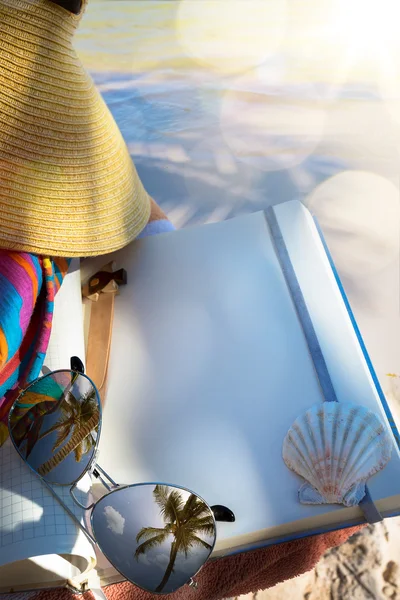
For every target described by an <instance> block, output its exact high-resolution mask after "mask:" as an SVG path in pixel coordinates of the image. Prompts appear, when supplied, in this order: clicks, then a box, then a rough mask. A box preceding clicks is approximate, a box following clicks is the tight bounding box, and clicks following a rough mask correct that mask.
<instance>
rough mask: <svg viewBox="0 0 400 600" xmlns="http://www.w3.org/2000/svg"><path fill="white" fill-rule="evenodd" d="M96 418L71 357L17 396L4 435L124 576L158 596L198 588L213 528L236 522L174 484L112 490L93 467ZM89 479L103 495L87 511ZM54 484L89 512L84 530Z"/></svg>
mask: <svg viewBox="0 0 400 600" xmlns="http://www.w3.org/2000/svg"><path fill="white" fill-rule="evenodd" d="M101 418H102V417H101V404H100V398H99V394H98V391H97V389H96V387H95V385H94V383H93V382H92V381H91V380H90V379H89V377H87V375H85V374H84V372H83V364H82V362H81V361H80V360H79V359H78V358H77V357H72V359H71V368H70V370H59V371H52V372H49V373H47V374H45V375H44V376H43V377H40V378H39V379H37V380H36V381H34V382H33V383H31V384H30V385H28V386H27V387H26V388H25V389H24V390H23V391H22V392H21V393H20V394H19V396H18V398H17V399H16V400H15V402H14V404H13V405H12V407H11V410H10V414H9V418H8V428H9V432H10V437H11V440H12V442H13V444H14V447H15V448H16V450H17V452H18V453H19V455H20V456H21V458H22V459H23V460H24V461H25V463H27V465H28V466H29V467H30V468H31V469H32V470H33V471H34V473H35V474H36V475H37V476H38V477H39V478H40V480H41V481H42V483H43V484H44V485H45V486H46V487H47V489H48V490H49V491H50V492H51V493H52V494H53V496H55V498H56V499H57V501H58V502H59V503H60V504H61V505H62V506H63V508H64V509H65V511H66V512H67V513H68V514H69V515H70V517H71V518H72V519H73V520H74V522H75V523H76V525H77V526H79V527H80V528H81V529H82V531H83V532H84V533H85V534H86V535H87V537H88V538H89V539H90V541H91V542H92V543H93V544H96V545H97V546H98V547H99V548H100V550H101V552H102V553H103V554H104V555H105V557H106V558H107V559H108V561H109V562H110V563H111V564H112V565H113V566H114V567H115V569H116V570H117V571H119V573H121V575H123V577H125V578H126V579H127V580H128V581H130V582H131V583H133V584H134V585H137V586H138V587H140V588H142V589H143V590H146V591H148V592H152V593H156V594H170V593H171V592H174V591H176V590H177V589H179V588H180V587H182V586H183V585H186V584H188V585H190V586H192V587H197V585H196V583H195V581H194V580H193V577H194V576H195V575H196V574H197V573H198V571H199V570H200V569H201V567H202V566H203V565H204V564H205V562H206V561H207V560H208V558H209V556H210V554H211V552H212V550H213V548H214V545H215V541H216V521H230V522H233V521H234V520H235V517H234V515H233V513H232V511H231V510H229V509H228V508H227V507H225V506H221V505H215V506H209V505H208V504H207V503H206V501H205V500H203V498H201V497H200V496H199V495H198V494H196V493H194V492H192V491H190V490H188V489H187V488H184V487H180V486H178V485H170V484H167V483H159V482H158V483H135V484H132V485H118V484H117V483H115V481H113V479H111V477H110V476H109V475H108V474H107V473H106V472H105V471H104V469H102V468H101V467H100V466H99V465H98V464H97V462H96V457H97V449H98V443H99V439H100V429H101ZM86 473H89V475H90V476H91V478H92V477H93V478H94V479H95V480H96V481H98V482H101V484H102V485H103V486H104V488H105V489H106V493H105V495H103V496H102V497H101V498H100V499H99V500H97V501H95V502H92V503H91V504H89V506H85V504H84V503H83V502H82V500H83V499H84V498H85V495H82V493H81V491H80V490H79V488H77V484H78V483H79V481H80V480H81V479H82V477H83V476H84V475H85V474H86ZM53 485H61V486H70V494H71V496H72V498H73V500H74V502H75V503H76V504H77V505H78V506H79V507H80V508H81V509H84V510H85V511H90V513H88V514H89V515H90V518H89V519H88V521H89V523H90V526H89V527H86V526H85V525H84V524H83V523H82V522H81V521H80V519H79V518H78V517H77V516H76V515H75V514H74V513H73V512H72V510H70V508H69V507H68V506H66V504H65V503H64V502H63V501H62V499H61V498H60V496H59V495H58V494H56V492H55V491H54V489H53V487H52V486H53ZM78 496H79V499H78Z"/></svg>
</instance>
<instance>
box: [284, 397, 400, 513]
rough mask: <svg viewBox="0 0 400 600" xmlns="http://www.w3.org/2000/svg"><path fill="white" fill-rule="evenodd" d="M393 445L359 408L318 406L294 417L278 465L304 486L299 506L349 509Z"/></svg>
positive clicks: (374, 420)
mask: <svg viewBox="0 0 400 600" xmlns="http://www.w3.org/2000/svg"><path fill="white" fill-rule="evenodd" d="M391 453H392V441H391V439H390V437H389V434H388V432H387V429H386V427H385V426H384V425H383V423H382V422H381V421H380V419H379V418H378V417H377V416H376V415H375V414H374V413H373V412H371V411H370V410H368V409H367V408H365V407H364V406H359V405H357V404H350V403H344V402H343V403H342V402H323V403H322V404H317V405H315V406H312V407H311V408H310V409H309V410H308V411H307V412H306V413H305V414H304V415H302V416H300V417H298V418H297V419H296V420H295V422H294V423H293V425H292V427H291V428H290V429H289V431H288V433H287V434H286V437H285V439H284V442H283V460H284V461H285V463H286V465H287V466H288V467H289V469H291V470H292V471H294V472H295V473H297V474H298V475H300V476H301V477H303V478H304V479H305V480H306V482H305V483H304V484H303V485H302V486H301V488H300V489H299V500H300V502H302V503H303V504H344V505H345V506H354V505H356V504H358V503H359V502H360V500H362V498H363V497H364V495H365V482H366V480H367V479H368V478H369V477H371V475H373V474H374V473H376V472H377V471H380V470H381V469H383V467H384V466H385V465H386V463H387V462H388V461H389V459H390V456H391Z"/></svg>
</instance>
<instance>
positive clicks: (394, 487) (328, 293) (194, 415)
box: [0, 201, 400, 591]
mask: <svg viewBox="0 0 400 600" xmlns="http://www.w3.org/2000/svg"><path fill="white" fill-rule="evenodd" d="M274 212H275V216H276V218H277V221H278V223H279V226H280V229H281V232H282V235H283V238H284V240H285V243H286V247H287V250H288V253H289V256H290V259H291V262H292V265H293V267H294V270H295V273H296V275H297V279H298V281H299V284H300V287H301V290H302V292H303V296H304V298H305V301H306V303H307V306H308V309H309V312H310V316H311V319H312V322H313V325H314V328H315V331H316V334H317V337H318V339H319V342H320V345H321V348H322V351H323V354H324V357H325V361H326V364H327V367H328V370H329V373H330V376H331V379H332V382H333V385H334V387H335V390H336V394H337V396H338V399H339V401H345V400H350V401H351V402H353V403H359V404H362V405H365V406H366V407H368V408H369V409H371V410H373V411H374V412H376V413H377V414H378V416H379V417H380V418H381V420H382V421H383V422H384V423H385V425H386V426H387V428H388V430H389V431H390V435H391V438H392V441H393V452H392V458H391V460H390V462H389V463H388V464H387V466H386V467H385V468H384V469H383V470H382V471H380V472H379V473H377V474H376V475H374V476H373V477H372V478H371V479H370V480H369V481H368V487H369V491H370V494H371V497H372V499H373V501H374V502H375V504H376V506H377V508H378V510H379V511H380V512H381V513H382V515H383V516H392V515H395V514H398V513H399V512H400V453H399V449H398V445H397V439H398V437H397V439H396V436H398V434H397V430H396V429H395V427H394V426H393V425H392V426H391V425H390V423H389V421H391V415H390V413H389V411H388V408H387V406H386V402H385V399H384V397H383V395H382V392H381V390H380V387H379V384H378V382H377V380H376V377H375V374H374V372H373V370H372V367H371V365H370V362H369V359H368V356H367V355H366V353H365V349H364V347H363V344H362V340H361V339H360V336H359V333H358V330H357V328H356V326H355V323H354V321H353V318H352V315H351V313H349V310H348V306H347V305H346V300H345V298H344V297H343V294H342V291H341V288H340V282H338V279H337V274H336V273H335V271H334V267H333V265H332V263H331V261H330V259H329V257H328V255H327V253H326V250H325V248H324V245H323V242H322V241H321V238H320V235H319V233H318V229H317V227H316V225H315V223H314V221H313V219H312V217H311V215H310V214H309V212H308V211H307V210H306V209H305V207H304V206H303V205H302V204H301V203H299V202H297V201H293V202H288V203H285V204H281V205H278V206H276V207H275V208H274ZM111 259H114V260H115V261H116V262H117V267H118V268H119V267H124V268H125V269H126V270H127V272H128V285H127V286H124V287H123V288H121V290H120V296H119V297H118V298H117V299H116V306H115V316H114V328H113V339H112V347H111V356H110V364H109V383H108V392H107V399H106V403H105V407H104V411H103V426H102V433H101V440H100V446H99V450H100V454H99V463H100V465H101V466H102V467H103V468H105V470H106V471H107V472H108V473H109V474H110V475H111V476H112V477H113V479H115V480H116V481H118V482H120V483H134V482H149V481H153V482H154V481H161V482H167V483H171V484H177V485H180V486H185V487H187V488H189V489H191V490H193V491H195V492H197V493H198V494H199V495H200V496H202V497H203V498H204V499H205V500H206V501H207V502H208V503H209V504H210V505H211V504H223V505H226V506H229V508H230V509H232V510H233V512H234V513H235V515H236V521H235V523H218V526H217V543H216V546H215V550H214V552H213V557H214V558H218V557H219V556H225V555H229V554H231V553H235V552H238V551H245V550H248V549H253V548H256V547H260V546H265V545H267V544H271V543H276V542H279V541H283V540H287V539H292V538H294V537H301V536H303V535H309V534H311V533H316V532H322V531H327V530H330V529H335V528H339V527H347V526H351V525H353V524H356V523H361V522H363V520H364V518H363V515H362V512H361V510H360V508H359V507H353V508H345V507H343V506H339V505H321V506H306V505H302V504H300V503H299V501H298V488H299V487H300V484H301V480H300V478H299V477H297V476H296V475H295V474H294V473H293V472H291V471H289V469H288V468H287V467H286V466H285V464H284V462H283V459H282V442H283V439H284V437H285V434H286V432H287V430H288V428H289V427H290V426H291V425H292V423H293V421H294V420H295V418H296V417H297V416H298V415H299V414H301V413H303V412H305V410H307V409H308V408H309V407H310V406H312V405H313V404H316V403H319V402H322V401H323V397H322V393H321V389H320V387H319V384H318V380H317V377H316V373H315V369H314V365H313V362H312V359H311V356H310V353H309V350H308V347H307V344H306V341H305V337H304V333H303V330H302V327H301V324H300V322H299V319H298V315H297V312H296V309H295V306H294V302H293V299H292V296H291V294H290V292H289V289H288V286H287V283H286V280H285V278H284V276H283V273H282V269H281V266H280V263H279V261H278V258H277V255H276V251H275V247H274V245H273V243H272V240H271V235H270V229H269V227H268V224H267V221H266V218H265V214H264V212H258V213H254V214H249V215H246V216H241V217H238V218H235V219H232V220H229V221H225V222H221V223H215V224H209V225H204V226H198V227H192V228H188V229H185V230H180V231H177V232H171V233H165V234H162V235H159V236H153V237H150V238H144V239H141V240H137V241H136V242H134V243H133V244H131V245H130V246H129V247H127V248H125V249H123V250H121V251H120V252H117V253H114V254H113V255H110V256H107V257H99V258H96V259H90V260H89V261H84V263H83V264H82V271H83V272H85V277H86V276H87V275H88V273H89V272H90V273H93V272H95V271H96V270H97V269H98V268H100V267H101V266H102V265H103V264H105V263H106V262H108V261H109V260H111ZM69 277H71V279H73V277H74V274H73V273H72V274H71V275H70V276H68V277H67V278H66V280H65V282H64V284H63V286H65V289H64V290H63V291H64V293H65V295H66V294H69V293H71V298H72V295H73V294H75V296H74V298H75V300H74V301H73V302H74V306H73V302H72V299H71V300H70V303H69V305H68V306H65V307H64V309H63V315H62V320H63V322H64V324H65V322H68V329H69V331H68V332H66V331H63V329H62V327H60V329H59V330H57V328H55V329H54V331H53V337H52V349H53V348H56V345H58V346H59V348H62V349H63V351H64V350H65V352H66V355H65V356H63V357H62V360H64V361H65V364H63V365H61V364H56V365H53V364H52V365H50V364H49V363H48V366H52V367H55V366H57V367H60V366H64V367H65V366H68V364H67V363H68V357H69V355H70V354H78V355H79V354H80V353H81V352H82V346H83V327H82V324H81V323H79V319H78V317H75V320H74V319H73V318H72V314H73V312H72V311H73V310H74V311H75V314H78V312H79V309H78V307H77V304H78V303H79V302H80V299H79V298H80V296H79V290H78V285H76V286H75V287H74V286H72V285H71V287H70V288H69V290H70V291H66V290H67V286H68V278H69ZM72 288H74V292H72ZM78 297H79V298H78ZM58 300H60V305H61V302H62V300H61V295H60V298H59V299H58ZM57 311H58V312H57ZM60 312H61V310H60V306H59V305H57V306H56V311H55V318H56V319H60V318H61V317H60ZM68 315H71V317H68ZM72 321H73V322H74V325H73V326H72V325H71V322H72ZM64 326H65V325H64ZM60 334H61V335H64V336H65V339H62V338H61V337H60ZM71 336H72V339H71ZM78 338H79V341H78ZM67 342H68V343H67ZM53 344H54V345H53ZM67 348H68V349H67ZM56 354H57V352H56ZM60 356H61V355H60ZM9 453H10V454H11V453H12V449H9ZM13 460H14V463H15V464H18V461H19V459H18V458H15V457H14V459H13ZM14 463H13V464H14ZM10 465H11V462H10ZM3 468H4V467H3ZM14 469H17V467H14V466H10V468H9V471H10V473H11V476H13V470H14ZM18 472H21V473H23V474H24V475H23V476H22V477H24V476H26V470H24V468H23V466H21V465H19V466H18ZM33 481H34V479H33V478H32V477H31V476H30V479H29V482H33ZM20 485H21V487H20V488H18V490H16V491H14V488H13V489H11V490H10V494H9V497H10V498H11V500H10V506H11V507H13V505H14V502H16V503H21V496H22V502H23V503H25V505H26V507H27V508H26V511H27V510H28V508H29V510H30V511H31V513H30V516H29V518H28V517H27V524H24V523H23V522H20V521H18V523H19V524H18V527H17V528H16V530H15V531H18V532H21V531H22V532H23V535H24V531H25V529H26V527H28V525H29V524H30V523H31V522H32V520H34V519H36V520H38V522H39V523H40V515H41V514H43V502H44V501H45V499H46V498H47V496H46V494H45V493H44V491H43V490H41V492H40V493H41V495H40V496H33V489H31V488H30V487H29V486H28V485H25V487H23V486H24V483H23V479H21V484H20ZM1 488H2V493H4V484H3V483H2V484H1ZM35 489H38V488H37V487H36V483H35ZM36 493H38V492H36ZM46 501H49V500H46ZM2 510H4V509H2ZM12 510H13V509H11V512H12ZM22 513H23V514H24V513H25V511H24V510H23V511H22ZM32 515H33V516H32ZM2 518H3V519H4V516H2ZM60 518H61V517H60ZM62 518H64V520H65V521H64V522H65V527H71V534H70V536H71V537H70V538H69V537H68V534H66V533H65V532H64V533H61V532H60V534H55V535H54V536H52V537H49V538H48V539H47V538H44V537H43V535H42V537H40V536H38V538H37V540H36V541H35V537H33V538H32V539H33V540H34V541H33V542H32V545H31V546H29V548H28V549H27V550H26V551H25V555H23V551H22V550H17V548H19V547H18V541H17V540H16V539H15V540H14V539H11V538H10V535H11V533H12V535H13V536H14V533H15V532H14V530H12V531H10V528H9V527H8V528H7V527H6V528H4V526H3V525H1V527H2V528H3V529H0V536H1V537H0V564H5V563H6V562H7V563H9V562H12V561H15V560H21V559H23V558H29V556H32V554H31V553H32V551H33V549H34V551H35V553H36V554H40V555H43V554H46V553H48V554H51V555H52V561H54V570H55V571H57V569H59V562H57V561H59V557H60V556H61V555H62V560H64V561H66V559H65V556H66V555H69V556H73V557H74V558H73V560H71V559H69V563H68V561H67V564H70V565H72V566H71V567H68V568H70V569H71V570H70V572H69V573H67V575H68V577H64V578H62V577H59V581H60V580H61V579H65V580H66V579H68V578H70V579H73V578H74V576H77V575H78V573H75V572H72V570H73V569H78V570H79V575H80V576H81V577H82V576H83V577H85V570H86V571H89V570H90V568H91V567H93V571H94V570H96V573H97V574H98V576H99V577H100V580H101V582H102V584H105V583H110V582H114V581H118V580H121V576H120V575H119V574H118V573H117V572H116V571H115V569H113V568H112V567H111V566H110V565H109V564H108V563H107V561H105V560H104V558H103V557H102V556H101V555H100V554H99V553H97V558H96V559H95V552H94V550H93V549H92V547H91V546H90V545H89V543H88V542H87V541H86V540H85V539H83V538H82V535H81V534H80V533H79V532H78V530H75V534H73V533H72V529H73V526H72V525H71V524H70V523H68V517H67V516H66V515H65V516H64V517H62ZM1 523H3V521H2V522H1ZM32 535H33V536H35V526H34V527H33V529H32ZM7 536H8V537H7ZM74 536H75V537H74ZM6 537H7V540H8V542H7V543H5V542H4V540H5V539H6ZM68 544H69V545H68ZM67 547H68V548H67ZM21 548H22V546H21ZM66 548H67V549H66ZM57 555H58V557H57ZM10 557H11V558H10ZM83 559H84V564H83V563H81V562H79V561H82V560H83ZM40 560H43V559H42V558H41V559H40ZM95 560H97V565H96V567H95V565H94V563H95ZM31 562H32V561H31ZM78 563H79V565H78V567H77V566H76V565H77V564H78ZM46 564H48V565H50V562H47V563H46ZM83 567H84V568H83ZM48 570H49V569H48ZM47 577H48V574H47V573H46V578H47ZM2 581H3V579H2V571H1V569H0V582H2ZM16 581H20V582H21V578H17V577H15V582H16ZM15 582H14V583H15ZM9 583H10V585H11V583H12V582H11V580H10V582H9ZM47 585H48V584H47ZM20 587H21V586H19V588H18V589H20ZM31 587H32V586H31ZM2 589H4V586H3V585H2V583H1V584H0V591H1V590H2ZM15 589H17V586H15Z"/></svg>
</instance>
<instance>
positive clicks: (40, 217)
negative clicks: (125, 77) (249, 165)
mask: <svg viewBox="0 0 400 600" xmlns="http://www.w3.org/2000/svg"><path fill="white" fill-rule="evenodd" d="M77 22H78V19H77V18H76V17H75V16H73V15H71V14H70V13H68V12H67V11H65V9H63V8H61V7H59V6H58V5H55V4H53V3H51V2H49V1H48V0H0V247H1V248H8V249H12V250H20V251H26V252H32V253H36V254H47V255H52V256H66V257H69V256H92V255H99V254H106V253H109V252H113V251H114V250H118V249H119V248H122V247H123V246H125V245H126V244H128V243H129V242H130V241H132V240H133V239H134V238H135V237H136V236H137V235H138V234H139V232H140V231H141V230H142V229H143V228H144V226H145V225H146V223H147V222H148V220H149V216H150V201H149V196H148V194H147V192H146V191H145V189H144V187H143V185H142V183H141V181H140V179H139V176H138V174H137V171H136V169H135V167H134V165H133V162H132V159H131V157H130V156H129V152H128V149H127V147H126V144H125V142H124V140H123V138H122V135H121V133H120V131H119V129H118V127H117V125H116V123H115V121H114V119H113V117H112V115H111V113H110V111H109V109H108V108H107V106H106V104H105V102H104V101H103V99H102V98H101V96H100V94H99V93H98V91H97V89H96V87H95V85H94V83H93V81H92V79H91V78H90V76H89V75H88V74H87V73H86V71H85V70H84V68H83V66H82V64H81V62H80V60H79V58H78V56H77V54H76V52H75V50H74V48H73V47H72V43H71V40H72V36H73V33H74V30H75V28H76V25H77Z"/></svg>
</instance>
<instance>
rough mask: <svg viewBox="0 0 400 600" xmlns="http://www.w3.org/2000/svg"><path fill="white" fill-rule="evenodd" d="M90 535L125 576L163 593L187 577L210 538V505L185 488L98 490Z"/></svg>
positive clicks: (212, 525)
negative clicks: (98, 498)
mask: <svg viewBox="0 0 400 600" xmlns="http://www.w3.org/2000/svg"><path fill="white" fill-rule="evenodd" d="M92 526H93V531H94V535H95V537H96V541H97V543H98V544H99V547H100V549H101V551H102V552H103V553H104V555H105V556H106V558H107V559H108V560H109V561H110V562H111V563H112V564H113V565H114V567H115V568H116V569H117V570H118V571H119V572H120V573H121V574H122V575H123V576H124V577H126V579H128V580H129V581H131V582H132V583H134V584H135V585H137V586H139V587H141V588H143V589H144V590H147V591H149V592H156V593H160V594H169V593H171V592H174V591H175V590H177V589H178V588H180V587H181V586H183V585H184V584H186V583H188V581H189V580H190V578H191V577H193V576H194V575H195V574H196V573H197V571H198V570H199V569H200V567H201V566H202V565H203V564H204V563H205V562H206V560H207V559H208V557H209V555H210V553H211V551H212V549H213V547H214V543H215V535H216V529H215V521H214V515H213V513H212V511H211V509H210V507H209V506H208V505H207V504H206V503H205V502H204V500H202V499H201V498H199V497H198V496H196V495H195V494H192V493H191V492H189V491H187V490H184V489H181V488H177V487H171V486H167V485H156V484H154V483H153V484H148V483H146V484H142V485H133V486H129V487H125V488H119V489H116V490H115V491H113V492H111V493H110V494H107V495H106V496H103V498H101V499H100V500H99V501H98V502H97V504H96V506H95V507H94V510H93V513H92Z"/></svg>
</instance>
